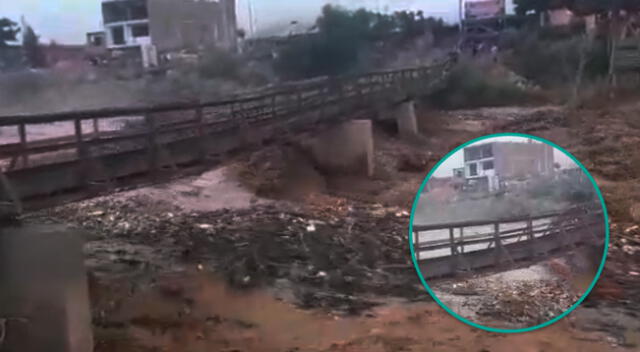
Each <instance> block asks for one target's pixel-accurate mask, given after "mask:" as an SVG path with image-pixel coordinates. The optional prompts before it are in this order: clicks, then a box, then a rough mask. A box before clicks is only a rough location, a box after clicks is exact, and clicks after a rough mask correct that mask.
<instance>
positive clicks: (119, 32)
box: [111, 26, 124, 45]
mask: <svg viewBox="0 0 640 352" xmlns="http://www.w3.org/2000/svg"><path fill="white" fill-rule="evenodd" d="M111 37H112V38H113V44H114V45H124V27H122V26H119V27H114V28H112V29H111Z"/></svg>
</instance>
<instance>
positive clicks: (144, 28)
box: [131, 24, 149, 38]
mask: <svg viewBox="0 0 640 352" xmlns="http://www.w3.org/2000/svg"><path fill="white" fill-rule="evenodd" d="M131 35H133V37H134V38H139V37H148V36H149V25H147V24H136V25H133V26H131Z"/></svg>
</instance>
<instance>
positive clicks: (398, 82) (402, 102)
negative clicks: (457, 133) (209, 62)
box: [0, 63, 448, 213]
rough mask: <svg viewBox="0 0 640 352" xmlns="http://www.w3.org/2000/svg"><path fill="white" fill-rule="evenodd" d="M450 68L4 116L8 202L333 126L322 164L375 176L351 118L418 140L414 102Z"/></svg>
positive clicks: (81, 192)
mask: <svg viewBox="0 0 640 352" xmlns="http://www.w3.org/2000/svg"><path fill="white" fill-rule="evenodd" d="M447 70H448V63H439V64H435V65H433V66H429V67H417V68H407V69H401V70H393V71H383V72H374V73H368V74H364V75H357V76H349V77H338V78H321V79H315V80H310V81H305V82H295V83H290V84H285V85H282V86H278V87H271V88H267V89H262V90H260V91H255V92H249V93H246V94H242V95H240V96H234V97H231V98H228V99H221V100H214V101H204V102H203V101H198V102H176V103H168V104H161V105H155V106H141V107H127V108H109V109H99V110H86V111H70V112H61V113H49V114H39V115H15V116H0V130H1V131H2V133H3V136H4V137H3V139H4V140H5V141H6V140H7V137H6V136H7V135H11V133H13V134H14V139H15V140H10V141H8V142H5V143H4V144H0V166H2V168H3V172H2V173H0V204H2V205H3V206H4V210H5V212H14V211H15V212H18V213H19V212H22V211H24V210H29V209H37V208H42V207H48V206H53V205H56V204H59V203H60V202H62V201H63V199H64V200H65V201H69V200H78V199H82V198H86V197H89V196H92V195H97V194H102V193H105V192H110V191H112V190H113V186H114V184H115V183H116V182H117V181H119V180H123V179H127V180H129V179H131V178H132V177H137V176H141V175H142V176H146V177H148V176H152V177H158V176H159V175H163V174H167V173H170V172H171V171H172V170H177V169H179V168H180V167H181V166H185V165H194V164H198V163H204V162H206V161H207V160H209V159H210V158H211V157H212V156H219V155H223V154H225V153H230V152H232V151H235V150H239V149H242V148H246V147H250V146H256V145H261V144H262V143H265V142H268V141H273V140H275V139H283V138H288V137H290V136H292V135H293V134H299V133H302V132H304V131H310V130H317V129H319V127H318V126H327V125H331V126H336V125H338V127H337V128H338V131H337V132H336V131H333V133H330V134H329V135H325V137H324V141H323V138H322V136H316V138H315V139H311V142H312V143H310V145H308V147H309V148H310V149H311V150H312V152H313V154H314V156H315V157H316V158H317V159H318V161H319V162H320V163H326V164H333V165H327V166H335V165H336V164H337V166H340V165H348V164H358V163H361V162H360V161H361V160H362V159H364V164H365V165H364V168H365V169H366V170H367V172H368V173H371V171H372V167H373V166H372V165H371V163H372V161H371V154H372V152H373V151H372V150H371V149H372V143H370V141H367V138H366V136H367V135H368V136H369V138H371V137H370V136H371V127H370V121H369V123H368V124H367V122H366V121H350V120H353V119H355V118H357V117H358V116H362V115H363V113H367V114H368V116H367V119H372V118H389V117H390V118H395V119H396V121H397V122H398V129H399V132H400V134H402V135H411V134H417V124H416V118H415V112H414V107H413V105H412V101H411V98H412V97H413V96H416V95H419V94H424V93H428V92H429V91H430V90H431V89H433V88H434V87H435V86H437V83H438V82H440V81H441V78H442V77H443V76H444V75H445V73H446V72H447ZM387 110H390V111H389V112H388V113H387ZM358 113H360V114H358ZM350 122H351V124H350ZM340 124H342V126H340ZM345 124H346V125H345ZM51 126H55V128H56V129H59V130H62V131H63V135H61V136H56V137H55V138H40V139H35V138H29V132H30V131H38V129H40V130H41V129H43V128H53V127H51ZM114 126H115V127H114ZM123 127H124V128H123ZM363 135H364V136H365V138H363V137H362V136H363ZM336 138H338V140H337V141H336V140H335V139H336ZM338 143H339V144H344V147H341V152H340V153H335V152H332V151H331V150H332V149H331V145H335V144H338ZM361 164H362V163H361ZM135 182H137V181H135Z"/></svg>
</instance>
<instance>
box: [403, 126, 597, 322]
mask: <svg viewBox="0 0 640 352" xmlns="http://www.w3.org/2000/svg"><path fill="white" fill-rule="evenodd" d="M410 241H411V244H410V247H411V255H412V259H413V263H414V265H415V267H416V270H417V272H418V275H419V277H420V280H421V281H422V284H423V285H424V286H425V288H426V289H427V291H428V292H429V293H430V294H431V295H432V296H433V298H434V299H435V300H436V301H437V302H438V304H440V305H441V306H442V307H443V308H444V309H445V310H447V311H448V312H449V313H450V314H452V315H453V316H454V317H456V318H458V319H459V320H461V321H463V322H465V323H467V324H470V325H472V326H474V327H477V328H481V329H484V330H488V331H493V332H525V331H532V330H535V329H538V328H541V327H544V326H547V325H549V324H552V323H554V322H556V321H558V320H559V319H561V318H563V317H564V316H566V315H567V314H569V313H570V312H571V311H572V310H573V309H575V308H576V307H577V306H578V305H579V304H580V303H581V302H582V301H583V300H584V299H585V298H586V296H587V295H588V294H589V292H590V291H591V289H592V288H593V286H594V285H595V283H596V281H597V279H598V277H599V276H600V273H601V271H602V268H603V266H604V262H605V259H606V252H607V248H608V241H609V226H608V218H607V211H606V207H605V204H604V200H603V198H602V195H601V193H600V190H599V189H598V187H597V185H596V183H595V181H594V180H593V178H592V177H591V175H590V174H589V173H588V171H587V170H586V169H585V168H584V166H582V164H580V162H579V161H578V160H576V159H575V158H574V157H573V156H572V155H570V154H569V153H568V152H567V151H565V150H563V149H562V148H560V147H559V146H557V145H555V144H553V143H551V142H549V141H546V140H544V139H541V138H538V137H535V136H529V135H523V134H496V135H490V136H485V137H482V138H478V139H476V140H473V141H470V142H468V143H466V144H464V145H462V146H460V147H458V148H456V149H455V150H454V151H452V152H451V153H449V154H448V155H447V156H446V157H445V158H444V159H442V160H441V161H440V162H439V163H438V164H437V165H436V166H435V167H434V168H433V169H432V170H431V171H430V172H429V174H428V176H427V178H426V179H425V181H424V182H423V184H422V186H421V188H420V190H419V191H418V194H417V195H416V199H415V201H414V204H413V209H412V210H411V225H410Z"/></svg>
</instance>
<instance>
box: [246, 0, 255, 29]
mask: <svg viewBox="0 0 640 352" xmlns="http://www.w3.org/2000/svg"><path fill="white" fill-rule="evenodd" d="M247 8H248V10H249V33H251V36H252V37H253V34H254V33H255V31H254V28H253V7H252V6H251V0H247Z"/></svg>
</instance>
